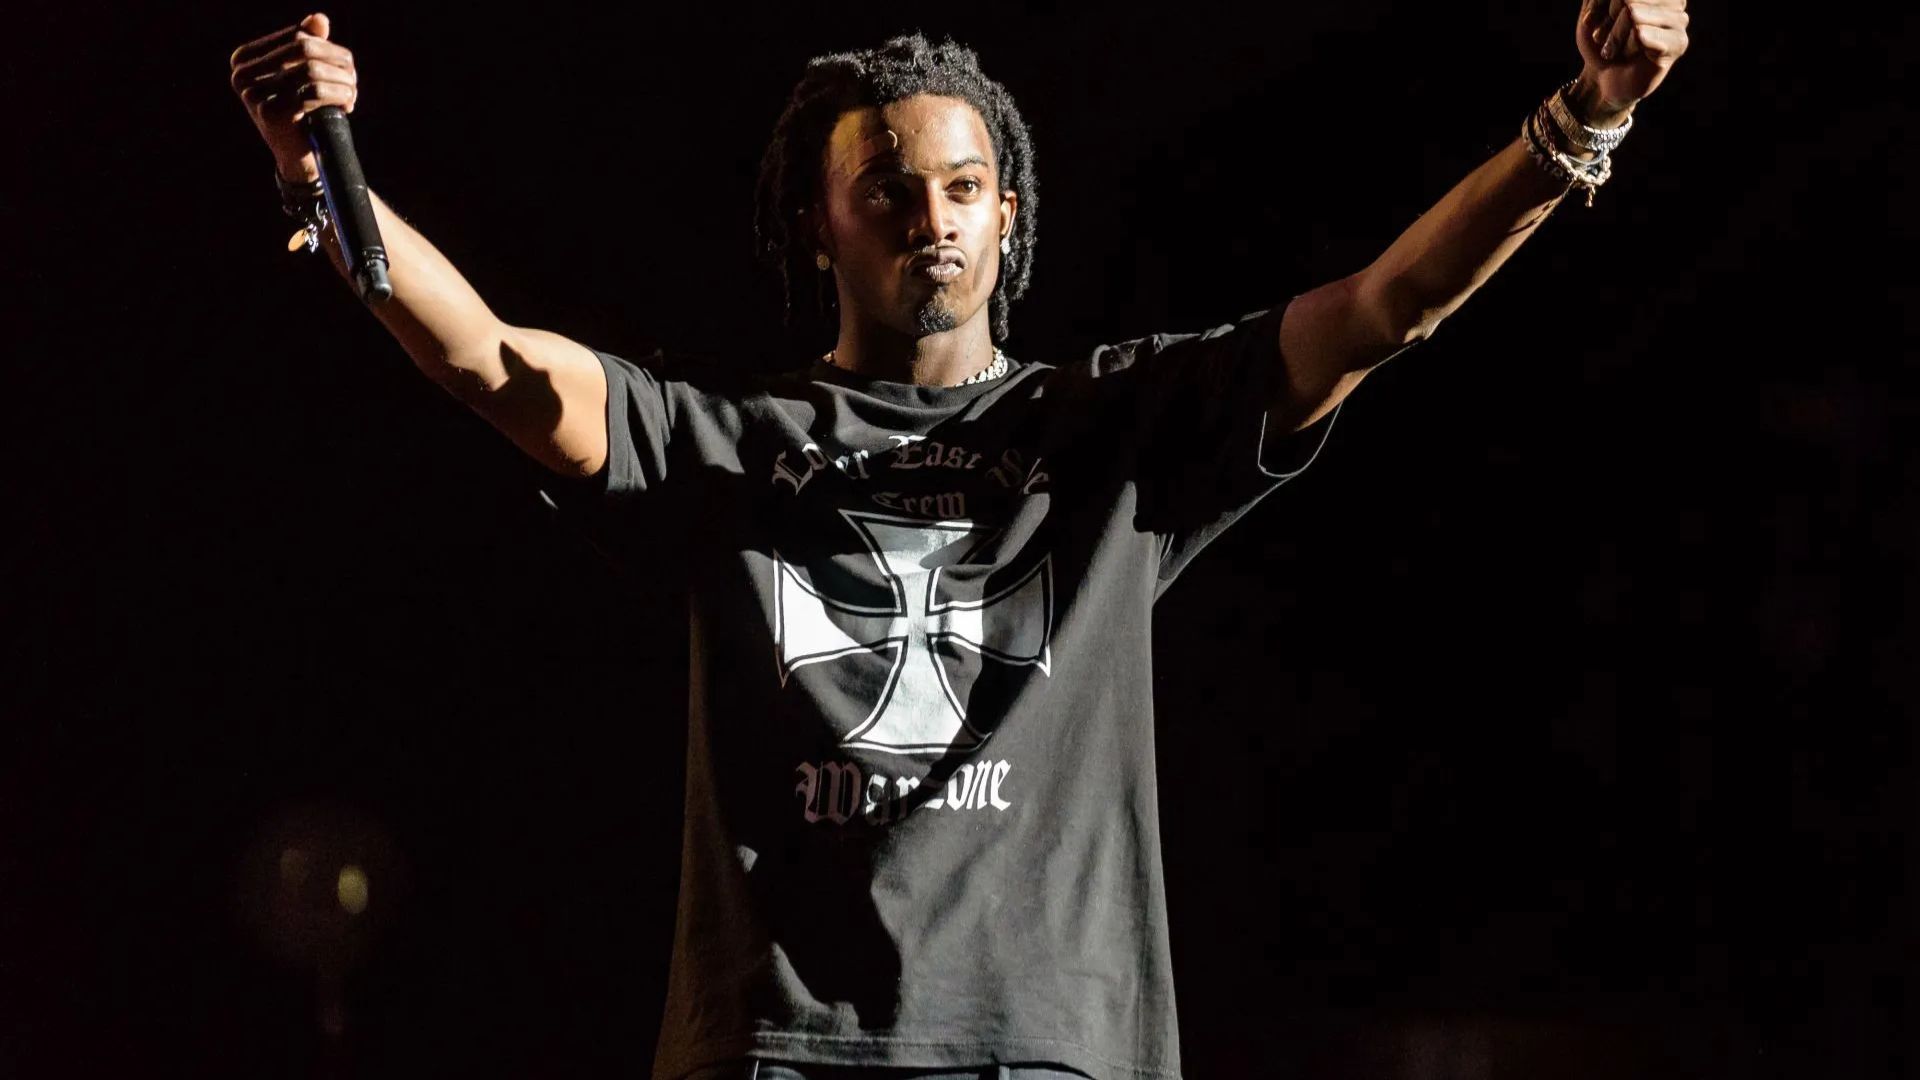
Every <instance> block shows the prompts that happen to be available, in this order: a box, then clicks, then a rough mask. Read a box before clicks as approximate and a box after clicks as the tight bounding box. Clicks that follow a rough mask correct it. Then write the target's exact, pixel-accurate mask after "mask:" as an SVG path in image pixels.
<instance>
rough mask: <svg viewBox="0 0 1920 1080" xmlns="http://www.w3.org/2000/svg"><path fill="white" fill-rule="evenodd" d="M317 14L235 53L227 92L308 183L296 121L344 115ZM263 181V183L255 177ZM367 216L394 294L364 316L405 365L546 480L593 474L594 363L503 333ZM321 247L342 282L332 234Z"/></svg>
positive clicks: (442, 272) (597, 414) (310, 167)
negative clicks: (386, 335)
mask: <svg viewBox="0 0 1920 1080" xmlns="http://www.w3.org/2000/svg"><path fill="white" fill-rule="evenodd" d="M331 30H332V28H331V26H330V25H329V23H328V20H327V17H326V16H325V15H309V16H308V17H307V18H306V19H305V20H303V21H302V22H301V23H300V24H299V25H297V26H290V27H287V28H285V29H282V30H279V31H276V32H274V33H272V34H268V35H267V36H265V37H262V38H259V39H257V40H255V41H250V42H248V43H247V44H245V45H242V46H240V47H239V48H238V49H235V50H234V52H233V56H232V58H231V68H232V79H231V82H232V86H233V89H234V92H235V93H237V94H239V95H240V100H241V101H242V102H243V103H244V104H245V105H246V107H247V113H248V115H250V116H252V117H253V122H254V126H255V127H256V128H258V129H259V131H260V135H261V137H262V138H263V139H265V140H266V143H267V147H268V149H270V150H272V152H273V158H274V163H275V167H276V168H277V169H278V171H279V173H280V176H281V177H282V178H283V179H285V180H288V181H291V182H294V183H300V184H309V183H312V182H313V181H314V180H315V179H316V178H317V177H318V176H319V170H318V168H317V167H316V166H315V164H314V160H313V155H312V153H311V152H310V151H309V150H308V147H307V143H306V136H305V134H304V132H302V130H301V128H300V122H299V121H300V118H301V117H302V116H304V115H305V114H306V113H308V112H311V111H312V110H314V109H317V108H319V107H321V106H323V105H338V106H340V107H341V108H342V109H345V110H346V111H348V112H351V111H353V106H354V103H355V99H356V98H357V97H358V95H359V87H358V77H357V74H356V72H355V71H354V66H353V54H352V53H351V52H349V51H348V50H347V49H345V48H343V47H341V46H340V45H339V44H338V43H336V42H333V41H331V40H329V37H330V34H331ZM263 182H264V178H263ZM373 203H374V214H375V216H376V218H377V220H378V222H379V225H380V236H381V239H382V241H383V242H384V243H385V246H386V249H387V257H388V260H389V262H390V267H389V277H390V279H391V280H392V283H393V296H392V298H391V299H389V300H388V301H387V302H386V303H384V304H381V305H379V306H377V307H375V308H373V312H374V315H375V317H376V318H378V319H379V320H380V322H381V324H382V325H384V326H385V327H386V328H387V330H388V331H389V332H390V333H392V334H393V336H394V338H395V339H396V340H398V341H399V342H400V345H401V347H403V348H404V349H405V350H406V352H407V355H408V356H409V357H411V358H412V359H413V362H414V366H416V367H418V368H419V369H420V370H421V372H422V373H424V374H425V375H426V376H427V377H428V378H430V379H432V380H433V381H434V382H436V383H439V384H440V385H441V386H442V387H445V388H446V390H447V391H448V392H449V393H451V394H453V395H454V396H455V397H457V398H459V399H460V400H461V401H463V402H465V403H466V404H467V405H469V406H470V407H472V408H473V410H474V411H475V412H478V413H479V414H480V415H481V416H483V417H485V418H486V419H487V421H488V422H489V423H491V424H492V425H493V426H494V427H496V428H498V429H499V430H500V431H501V433H502V434H504V435H506V436H507V438H509V439H511V440H512V441H513V442H514V444H515V445H517V446H519V447H520V448H521V449H522V450H524V451H526V452H527V453H528V454H529V455H531V456H532V457H533V458H534V459H535V460H537V461H539V462H540V463H541V464H543V465H545V466H547V467H548V468H550V469H552V470H554V471H555V472H559V473H563V474H566V475H571V476H591V475H593V474H594V473H595V472H598V471H599V470H600V468H601V466H602V465H603V464H604V463H605V461H606V458H607V423H606V404H607V385H606V377H605V375H604V374H603V372H602V371H601V367H600V362H599V360H597V359H596V358H595V357H594V355H593V354H592V353H591V352H589V351H588V350H587V349H586V347H584V346H582V345H580V344H579V343H578V342H575V341H573V340H571V339H569V338H566V337H563V336H562V335H560V334H555V333H551V332H549V331H545V330H531V329H528V328H526V327H519V326H509V325H508V324H506V323H504V322H502V321H501V320H500V319H499V317H498V316H496V315H494V313H493V311H492V309H491V308H489V307H488V306H487V304H486V302H485V301H483V300H482V299H481V298H480V295H479V294H478V293H477V292H475V291H474V289H473V286H472V285H471V284H469V283H468V282H467V279H466V278H465V277H464V276H462V275H461V273H460V271H458V270H456V269H455V268H454V266H453V264H452V263H450V262H448V261H447V258H446V256H444V255H442V254H441V253H440V251H439V250H438V249H437V248H435V247H434V246H433V245H432V244H430V243H428V242H427V239H426V237H424V236H422V235H420V233H419V232H418V231H417V230H415V229H414V228H413V227H412V226H411V225H408V224H407V223H406V222H405V221H402V220H401V219H400V217H399V216H398V215H397V214H395V213H394V212H393V211H392V209H391V208H389V207H388V206H387V205H386V203H385V202H383V201H381V200H380V199H379V197H378V196H375V197H374V199H373ZM321 240H322V243H323V244H324V246H325V247H326V250H327V253H328V255H329V257H330V258H331V259H332V260H333V264H334V266H335V268H336V269H338V270H339V271H340V274H341V277H342V278H343V279H345V277H346V272H347V271H346V262H345V259H344V258H343V256H342V255H341V252H340V249H339V244H338V243H337V242H336V241H335V239H334V237H333V235H332V230H331V229H328V230H325V231H324V232H323V233H322V236H321Z"/></svg>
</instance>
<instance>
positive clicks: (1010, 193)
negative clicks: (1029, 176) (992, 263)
mask: <svg viewBox="0 0 1920 1080" xmlns="http://www.w3.org/2000/svg"><path fill="white" fill-rule="evenodd" d="M1019 212H1020V193H1019V192H1017V191H1015V190H1013V189H1012V188H1008V189H1006V190H1005V191H1002V192H1001V193H1000V239H1002V240H1005V239H1006V238H1008V237H1010V236H1012V235H1013V219H1014V216H1015V215H1016V214H1018V213H1019Z"/></svg>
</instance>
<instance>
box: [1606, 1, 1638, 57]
mask: <svg viewBox="0 0 1920 1080" xmlns="http://www.w3.org/2000/svg"><path fill="white" fill-rule="evenodd" d="M1633 26H1634V22H1633V9H1632V8H1631V7H1628V6H1626V5H1625V4H1622V5H1621V7H1620V13H1619V14H1618V15H1616V16H1614V20H1613V26H1612V27H1611V28H1609V29H1608V31H1607V37H1606V40H1605V41H1603V42H1601V44H1600V58H1601V59H1602V60H1618V59H1619V58H1620V53H1621V51H1622V50H1624V49H1625V48H1626V47H1627V38H1628V37H1629V36H1631V35H1632V33H1633Z"/></svg>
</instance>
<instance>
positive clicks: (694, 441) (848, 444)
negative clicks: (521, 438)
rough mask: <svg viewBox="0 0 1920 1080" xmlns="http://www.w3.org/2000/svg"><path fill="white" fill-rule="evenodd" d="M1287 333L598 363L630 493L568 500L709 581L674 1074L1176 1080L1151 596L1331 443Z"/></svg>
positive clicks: (694, 699) (618, 462) (671, 1060)
mask: <svg viewBox="0 0 1920 1080" xmlns="http://www.w3.org/2000/svg"><path fill="white" fill-rule="evenodd" d="M1279 316H1280V309H1278V308H1276V309H1274V310H1272V311H1267V312H1259V313H1255V314H1253V315H1249V316H1247V317H1245V318H1243V319H1241V320H1240V321H1238V322H1237V323H1233V324H1229V325H1226V326H1221V327H1219V328H1217V329H1214V330H1212V331H1209V332H1207V333H1204V334H1181V335H1157V336H1154V337H1150V338H1144V339H1140V340H1137V341H1129V342H1125V343H1122V344H1118V345H1112V346H1103V347H1101V348H1099V349H1096V350H1094V352H1093V353H1092V355H1091V356H1090V357H1088V358H1087V359H1086V360H1084V361H1082V362H1080V363H1076V364H1066V365H1058V366H1056V365H1051V364H1045V363H1035V362H1021V361H1018V360H1013V361H1012V362H1011V370H1010V371H1009V373H1008V374H1006V375H1005V376H1003V377H1001V378H999V379H996V380H993V381H990V382H986V383H979V384H975V385H971V386H959V387H920V386H913V385H909V384H905V383H895V382H886V381H880V380H875V379H869V378H863V377H861V376H858V375H854V374H851V373H849V372H845V371H842V370H839V369H837V368H834V367H831V366H829V365H826V364H824V363H820V362H816V363H815V364H814V365H813V366H812V367H811V368H809V369H807V370H804V371H801V372H795V373H791V374H786V375H779V376H764V375H762V376H746V375H741V374H729V373H722V372H718V371H716V370H714V369H712V368H711V367H700V366H696V365H676V364H674V363H672V362H670V361H668V360H666V359H664V358H662V357H659V356H655V357H652V358H650V359H649V360H648V361H646V362H645V363H640V364H635V363H630V362H628V361H626V360H623V359H620V358H617V357H614V356H610V355H606V354H599V356H600V360H601V362H602V364H603V365H604V367H605V369H606V375H607V383H608V390H609V394H608V405H607V419H608V431H609V444H610V448H609V461H608V465H607V469H606V471H605V472H604V473H603V475H602V477H601V478H600V479H599V481H598V483H599V484H603V485H604V489H603V490H595V491H593V492H583V491H572V492H567V493H563V494H562V495H561V497H560V501H561V504H562V507H563V509H564V510H566V511H567V512H569V513H577V514H579V515H581V516H582V519H583V520H584V521H585V522H586V523H587V524H589V525H590V527H591V528H592V530H593V534H594V536H595V538H596V542H597V543H599V544H600V545H601V547H602V548H603V550H605V551H606V552H607V553H608V554H609V555H610V556H611V557H612V558H613V559H614V560H616V561H626V562H628V563H630V564H637V565H630V569H632V570H633V571H634V572H637V573H649V574H666V575H675V576H678V575H682V574H684V575H685V578H686V582H687V588H688V590H689V598H690V603H689V610H690V616H691V627H690V633H691V649H690V653H691V657H692V671H691V676H690V677H691V685H690V694H689V700H690V714H691V715H690V716H689V723H690V725H691V726H690V730H689V734H688V753H687V801H686V821H685V831H684V836H683V843H684V846H683V854H682V860H681V885H680V901H679V914H678V925H677V929H676V932H675V937H674V948H673V960H672V965H671V972H670V975H669V988H668V995H667V1006H666V1014H665V1016H664V1018H663V1023H662V1028H661V1036H660V1043H659V1049H658V1054H657V1057H656V1061H655V1069H654V1075H655V1077H656V1078H657V1080H672V1078H677V1077H680V1076H682V1075H684V1074H685V1073H687V1072H689V1071H691V1070H693V1069H695V1068H697V1067H699V1066H701V1065H704V1064H707V1063H710V1062H714V1061H718V1060H722V1059H726V1058H733V1057H739V1056H743V1055H756V1056H764V1057H770V1058H781V1059H788V1060H798V1061H809V1062H824V1063H841V1064H870V1065H889V1066H931V1067H938V1066H945V1065H973V1064H990V1063H1010V1062H1054V1063H1059V1064H1064V1065H1067V1066H1070V1067H1072V1068H1074V1069H1077V1070H1079V1071H1081V1072H1084V1073H1087V1074H1089V1075H1091V1076H1093V1077H1097V1078H1101V1080H1105V1078H1108V1077H1174V1076H1177V1075H1178V1074H1179V1042H1178V1036H1177V1030H1176V1026H1175V1017H1174V1000H1173V978H1172V967H1171V963H1170V960H1169V957H1168V947H1167V935H1166V926H1167V920H1166V912H1165V891H1164V886H1163V879H1162V870H1161V858H1160V835H1159V823H1158V816H1157V811H1156V794H1155V776H1154V724H1153V679H1152V653H1151V649H1150V647H1149V646H1150V641H1149V631H1150V627H1151V613H1152V610H1153V603H1154V600H1155V598H1156V597H1157V596H1158V595H1159V594H1160V593H1161V591H1162V590H1164V589H1165V588H1166V587H1167V585H1168V584H1169V583H1170V582H1171V581H1172V580H1173V578H1174V576H1175V575H1176V574H1178V573H1179V572H1180V570H1181V568H1182V567H1183V566H1184V565H1185V564H1186V563H1187V561H1188V560H1189V559H1191V558H1192V557H1193V556H1194V554H1195V553H1196V552H1197V551H1198V550H1199V549H1200V548H1201V547H1202V546H1204V545H1205V544H1206V543H1207V542H1208V541H1209V540H1210V539H1212V538H1213V537H1214V536H1215V535H1217V534H1218V533H1219V532H1220V530H1222V529H1223V528H1225V527H1226V526H1227V525H1228V524H1229V523H1230V522H1232V521H1233V520H1234V519H1235V518H1236V517H1238V516H1239V515H1240V514H1242V513H1243V512H1244V511H1245V510H1246V509H1247V508H1248V507H1249V506H1251V505H1252V504H1253V503H1254V502H1255V501H1256V500H1258V499H1259V498H1260V497H1261V496H1262V495H1264V494H1266V493H1267V492H1268V491H1270V490H1272V489H1273V488H1274V487H1276V486H1278V485H1279V484H1280V483H1282V482H1283V481H1285V480H1286V479H1288V478H1290V477H1291V476H1293V475H1295V474H1296V473H1298V472H1299V471H1300V470H1301V469H1303V468H1305V467H1306V465H1307V463H1308V462H1309V461H1310V460H1311V459H1312V457H1313V456H1314V454H1315V453H1316V452H1317V451H1318V449H1319V447H1320V445H1321V443H1322V441H1323V440H1324V438H1325V436H1326V433H1327V431H1328V430H1329V429H1330V427H1331V425H1332V420H1333V417H1332V415H1331V414H1330V415H1329V416H1328V417H1326V418H1323V419H1322V420H1321V421H1319V422H1318V423H1316V424H1314V425H1313V426H1311V427H1309V428H1307V429H1305V430H1303V431H1300V432H1296V433H1276V432H1269V431H1267V430H1266V425H1265V415H1264V405H1265V403H1267V402H1270V401H1273V400H1274V399H1275V396H1276V392H1277V388H1278V387H1279V386H1280V385H1281V383H1280V380H1281V379H1282V378H1284V375H1283V372H1282V368H1281V361H1280V355H1279V348H1278V324H1279ZM596 487H597V485H596ZM659 531H667V532H669V533H670V534H671V535H672V536H673V538H674V540H675V542H674V543H673V544H672V545H671V546H670V548H668V549H666V550H670V551H671V552H672V553H673V557H672V559H671V560H670V561H666V560H663V558H662V556H661V551H662V550H663V549H662V547H661V546H660V545H659V544H658V543H657V542H656V541H657V540H658V536H657V535H653V534H655V533H657V532H659ZM636 721H637V718H636Z"/></svg>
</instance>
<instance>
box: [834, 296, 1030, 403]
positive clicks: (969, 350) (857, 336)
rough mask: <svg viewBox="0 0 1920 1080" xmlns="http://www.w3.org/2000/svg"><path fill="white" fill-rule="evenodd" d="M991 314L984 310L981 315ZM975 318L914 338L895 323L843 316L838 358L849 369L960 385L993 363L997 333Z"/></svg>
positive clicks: (904, 379)
mask: <svg viewBox="0 0 1920 1080" xmlns="http://www.w3.org/2000/svg"><path fill="white" fill-rule="evenodd" d="M985 314H986V311H985V309H984V308H983V309H982V310H981V316H984V315H985ZM981 316H976V317H974V318H973V319H971V320H969V321H968V322H966V323H965V324H963V325H961V326H957V327H954V328H953V329H952V330H947V331H944V332H942V333H938V334H926V335H923V336H913V335H908V334H902V333H900V332H899V331H897V330H894V329H892V328H890V327H886V326H880V325H878V324H873V323H865V324H863V323H860V322H858V321H856V320H853V319H843V320H841V325H840V338H839V340H838V341H837V342H836V343H835V344H834V347H833V362H834V364H835V365H836V366H838V367H842V368H845V369H846V370H848V371H854V372H858V373H860V374H861V375H865V376H867V377H868V378H872V379H885V380H887V381H888V382H904V383H912V384H913V385H915V386H958V385H960V383H961V382H962V381H963V380H965V379H967V378H968V377H970V376H972V375H975V374H977V373H979V372H980V371H982V370H983V369H985V368H986V366H987V365H988V364H991V363H993V335H992V334H991V333H989V332H988V331H989V326H988V324H987V321H986V319H985V318H983V317H981Z"/></svg>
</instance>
